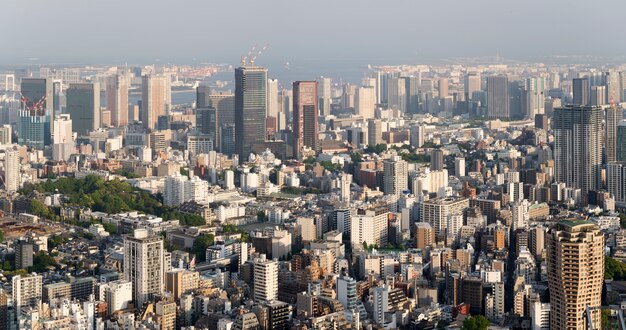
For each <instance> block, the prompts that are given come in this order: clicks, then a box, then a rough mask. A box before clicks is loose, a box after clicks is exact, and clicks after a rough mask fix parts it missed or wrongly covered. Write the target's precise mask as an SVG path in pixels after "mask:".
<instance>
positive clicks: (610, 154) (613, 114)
mask: <svg viewBox="0 0 626 330" xmlns="http://www.w3.org/2000/svg"><path fill="white" fill-rule="evenodd" d="M621 111H622V110H620V109H617V107H615V106H610V107H608V108H607V109H606V121H605V135H604V150H605V154H606V162H607V163H608V162H614V161H616V160H617V124H619V123H620V121H622V116H621Z"/></svg>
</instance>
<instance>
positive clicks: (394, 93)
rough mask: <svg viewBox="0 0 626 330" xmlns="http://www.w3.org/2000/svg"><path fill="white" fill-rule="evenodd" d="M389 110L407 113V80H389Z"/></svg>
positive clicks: (394, 78)
mask: <svg viewBox="0 0 626 330" xmlns="http://www.w3.org/2000/svg"><path fill="white" fill-rule="evenodd" d="M387 87H388V97H389V100H388V108H389V109H397V110H400V111H402V112H406V79H404V78H396V77H393V78H389V80H388V85H387Z"/></svg>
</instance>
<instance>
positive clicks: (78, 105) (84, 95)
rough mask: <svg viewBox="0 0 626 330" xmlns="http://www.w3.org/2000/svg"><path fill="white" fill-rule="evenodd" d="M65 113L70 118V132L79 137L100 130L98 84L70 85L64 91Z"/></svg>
mask: <svg viewBox="0 0 626 330" xmlns="http://www.w3.org/2000/svg"><path fill="white" fill-rule="evenodd" d="M65 95H66V97H67V113H69V114H70V117H71V118H72V131H74V132H76V133H78V135H79V136H86V135H88V134H89V132H91V131H94V130H96V129H98V128H100V85H99V84H98V83H93V84H92V83H78V84H70V87H68V88H67V90H66V91H65Z"/></svg>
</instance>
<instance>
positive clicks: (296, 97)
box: [293, 81, 319, 159]
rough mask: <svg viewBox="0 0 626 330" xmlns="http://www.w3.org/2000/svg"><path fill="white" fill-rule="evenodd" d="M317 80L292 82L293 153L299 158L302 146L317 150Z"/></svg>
mask: <svg viewBox="0 0 626 330" xmlns="http://www.w3.org/2000/svg"><path fill="white" fill-rule="evenodd" d="M317 102H318V97H317V82H316V81H296V82H294V83H293V155H294V157H295V158H297V159H299V158H300V156H301V155H300V153H301V150H302V147H303V146H305V147H309V148H311V149H312V150H315V151H317V150H318V149H319V145H318V142H317V114H318V109H317Z"/></svg>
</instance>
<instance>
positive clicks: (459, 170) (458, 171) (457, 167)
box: [454, 157, 465, 178]
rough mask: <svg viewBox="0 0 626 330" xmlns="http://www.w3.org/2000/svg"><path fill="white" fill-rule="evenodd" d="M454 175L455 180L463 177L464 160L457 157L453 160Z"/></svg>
mask: <svg viewBox="0 0 626 330" xmlns="http://www.w3.org/2000/svg"><path fill="white" fill-rule="evenodd" d="M454 175H456V177H457V178H460V177H464V176H465V158H462V157H457V158H455V159H454Z"/></svg>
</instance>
